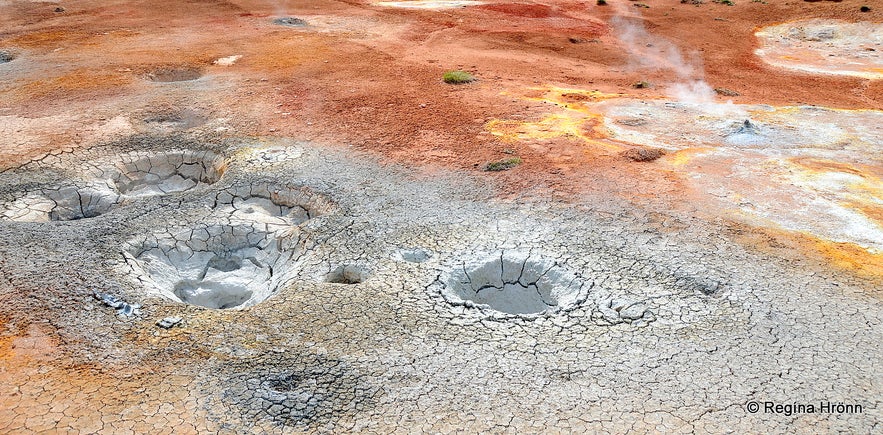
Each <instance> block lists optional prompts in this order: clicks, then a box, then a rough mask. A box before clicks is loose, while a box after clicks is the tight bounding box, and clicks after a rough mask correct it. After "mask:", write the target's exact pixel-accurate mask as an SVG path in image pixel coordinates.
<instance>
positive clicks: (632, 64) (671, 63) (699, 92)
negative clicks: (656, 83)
mask: <svg viewBox="0 0 883 435" xmlns="http://www.w3.org/2000/svg"><path fill="white" fill-rule="evenodd" d="M611 23H612V24H613V30H614V32H616V35H617V37H618V38H619V40H620V41H622V44H623V45H624V47H625V49H626V50H627V51H628V53H629V63H628V65H627V68H629V69H631V70H633V71H634V70H644V71H660V70H668V71H671V72H672V73H674V84H672V85H670V86H669V87H668V89H667V91H668V95H669V96H670V97H672V98H675V99H677V100H679V101H683V102H688V103H713V102H714V97H715V92H714V90H713V89H712V88H711V86H709V84H708V83H706V82H705V72H704V70H703V68H702V58H701V57H700V56H699V54H698V52H692V53H689V55H684V53H683V52H682V51H681V50H680V48H678V46H677V45H675V44H673V43H672V42H671V41H669V40H667V39H665V38H662V37H660V36H652V35H650V34H649V33H648V32H647V29H646V28H645V27H644V22H643V21H642V19H641V18H640V17H624V16H616V17H614V18H613V20H612V21H611Z"/></svg>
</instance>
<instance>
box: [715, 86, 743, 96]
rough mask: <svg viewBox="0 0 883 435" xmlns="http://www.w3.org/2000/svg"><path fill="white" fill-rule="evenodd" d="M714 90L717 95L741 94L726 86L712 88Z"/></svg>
mask: <svg viewBox="0 0 883 435" xmlns="http://www.w3.org/2000/svg"><path fill="white" fill-rule="evenodd" d="M714 92H717V94H718V95H724V96H727V97H738V96H739V95H742V94H740V93H738V92H736V91H734V90H731V89H727V88H714Z"/></svg>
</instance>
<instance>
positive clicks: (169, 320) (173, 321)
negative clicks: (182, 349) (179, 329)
mask: <svg viewBox="0 0 883 435" xmlns="http://www.w3.org/2000/svg"><path fill="white" fill-rule="evenodd" d="M182 321H184V319H182V318H180V317H166V318H164V319H162V320H160V321H158V322H156V326H159V327H160V328H163V329H172V328H173V327H175V325H177V324H179V323H181V322H182Z"/></svg>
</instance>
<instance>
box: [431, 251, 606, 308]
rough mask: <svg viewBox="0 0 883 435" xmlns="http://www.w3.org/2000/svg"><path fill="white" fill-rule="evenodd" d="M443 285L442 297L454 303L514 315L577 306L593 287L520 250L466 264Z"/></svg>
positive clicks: (572, 274)
mask: <svg viewBox="0 0 883 435" xmlns="http://www.w3.org/2000/svg"><path fill="white" fill-rule="evenodd" d="M442 284H443V288H442V290H441V294H442V296H443V297H444V298H445V300H447V301H448V302H449V303H451V304H453V305H463V306H467V307H477V308H480V309H489V310H493V311H497V312H501V313H506V314H513V315H537V314H545V313H551V312H557V311H561V310H569V309H573V308H575V307H576V306H577V305H579V304H581V303H582V302H584V301H585V299H586V296H587V292H588V289H589V288H590V287H591V285H587V284H585V283H584V281H583V280H582V279H581V277H580V276H579V275H577V274H575V273H573V272H570V271H569V270H567V269H565V268H564V267H562V266H561V265H559V264H558V263H557V262H555V261H554V260H551V259H546V258H540V257H535V256H531V255H529V254H524V253H519V252H502V253H500V254H495V255H492V256H489V257H485V258H483V259H481V260H478V261H474V262H471V263H466V264H463V266H462V268H461V269H459V270H455V271H453V272H452V273H450V275H449V276H448V278H447V279H446V280H445V281H444V282H443V283H442Z"/></svg>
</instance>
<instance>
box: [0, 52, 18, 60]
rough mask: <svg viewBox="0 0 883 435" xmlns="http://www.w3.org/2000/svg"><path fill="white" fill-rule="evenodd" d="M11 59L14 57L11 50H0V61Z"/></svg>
mask: <svg viewBox="0 0 883 435" xmlns="http://www.w3.org/2000/svg"><path fill="white" fill-rule="evenodd" d="M12 59H15V56H13V55H12V53H11V52H9V51H7V50H0V63H7V62H12Z"/></svg>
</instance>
